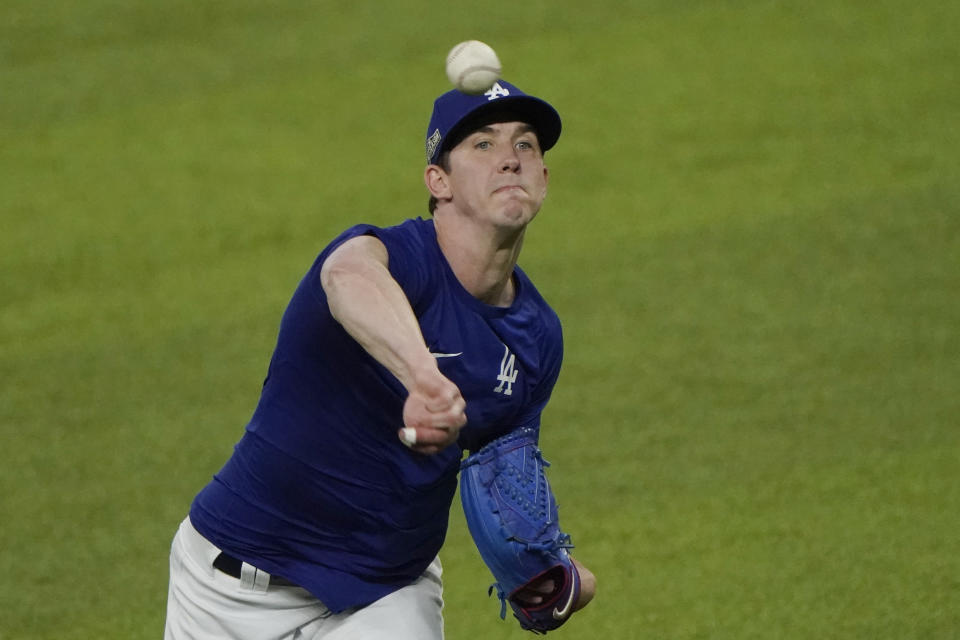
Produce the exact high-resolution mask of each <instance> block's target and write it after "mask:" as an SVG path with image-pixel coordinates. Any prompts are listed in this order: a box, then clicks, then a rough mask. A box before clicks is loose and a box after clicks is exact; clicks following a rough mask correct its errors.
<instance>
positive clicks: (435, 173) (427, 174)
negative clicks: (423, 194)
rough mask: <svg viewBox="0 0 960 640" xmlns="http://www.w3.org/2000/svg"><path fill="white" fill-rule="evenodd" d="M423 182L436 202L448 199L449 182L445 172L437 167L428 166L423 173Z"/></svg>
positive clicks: (434, 165)
mask: <svg viewBox="0 0 960 640" xmlns="http://www.w3.org/2000/svg"><path fill="white" fill-rule="evenodd" d="M423 182H424V184H426V185H427V190H428V191H429V192H430V195H432V196H433V197H434V198H436V199H437V200H449V199H450V180H449V178H448V177H447V172H446V171H444V170H443V169H442V168H441V167H440V166H439V165H436V164H430V165H427V168H426V169H424V171H423Z"/></svg>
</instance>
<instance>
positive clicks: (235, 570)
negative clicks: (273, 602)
mask: <svg viewBox="0 0 960 640" xmlns="http://www.w3.org/2000/svg"><path fill="white" fill-rule="evenodd" d="M213 566H214V568H216V569H219V570H220V571H222V572H224V573H225V574H227V575H228V576H233V577H234V578H237V579H238V580H239V579H240V569H241V567H243V560H239V559H237V558H234V557H233V556H231V555H228V554H227V553H225V552H223V551H221V552H220V555H218V556H217V557H216V558H215V559H214V561H213ZM270 585H271V586H274V587H296V586H299V585H296V584H294V583H292V582H290V581H289V580H287V579H286V578H281V577H280V576H270Z"/></svg>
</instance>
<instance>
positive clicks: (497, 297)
mask: <svg viewBox="0 0 960 640" xmlns="http://www.w3.org/2000/svg"><path fill="white" fill-rule="evenodd" d="M434 227H435V228H436V230H437V242H438V243H439V245H440V250H441V251H442V252H443V255H444V257H445V258H446V259H447V263H448V264H449V265H450V268H451V269H452V270H453V273H454V275H455V276H457V280H459V281H460V284H461V285H462V286H463V288H464V289H466V290H467V292H468V293H469V294H470V295H472V296H473V297H474V298H476V299H477V300H480V301H481V302H485V303H486V304H489V305H493V306H497V307H509V306H510V305H511V304H512V303H513V300H514V298H515V297H516V287H515V285H514V282H513V268H514V267H515V266H516V264H517V258H518V257H519V256H520V249H521V247H522V246H523V235H524V229H519V230H517V232H516V233H515V234H512V236H510V237H498V236H497V235H496V234H489V233H488V234H484V233H478V232H477V230H476V229H472V228H468V227H466V226H463V225H448V224H444V223H443V222H441V221H440V220H439V219H438V218H436V217H435V218H434Z"/></svg>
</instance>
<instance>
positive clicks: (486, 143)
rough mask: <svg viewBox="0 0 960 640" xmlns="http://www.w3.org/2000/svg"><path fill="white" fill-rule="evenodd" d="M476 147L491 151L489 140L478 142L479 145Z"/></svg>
mask: <svg viewBox="0 0 960 640" xmlns="http://www.w3.org/2000/svg"><path fill="white" fill-rule="evenodd" d="M474 147H475V148H477V149H489V148H490V141H489V140H479V141H477V144H475V145H474Z"/></svg>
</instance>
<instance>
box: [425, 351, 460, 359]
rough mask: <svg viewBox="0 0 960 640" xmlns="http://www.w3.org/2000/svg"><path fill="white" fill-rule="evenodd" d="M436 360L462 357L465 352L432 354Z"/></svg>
mask: <svg viewBox="0 0 960 640" xmlns="http://www.w3.org/2000/svg"><path fill="white" fill-rule="evenodd" d="M430 355H432V356H433V357H434V358H456V357H457V356H462V355H463V351H461V352H460V353H432V352H431V353H430Z"/></svg>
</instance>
